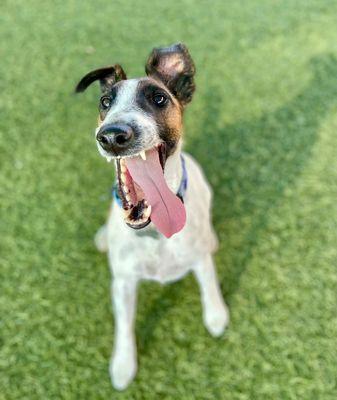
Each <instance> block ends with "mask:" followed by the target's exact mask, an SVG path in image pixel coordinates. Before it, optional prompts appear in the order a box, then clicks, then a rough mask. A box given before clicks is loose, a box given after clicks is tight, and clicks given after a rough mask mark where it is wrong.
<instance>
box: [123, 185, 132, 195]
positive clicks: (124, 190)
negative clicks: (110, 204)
mask: <svg viewBox="0 0 337 400" xmlns="http://www.w3.org/2000/svg"><path fill="white" fill-rule="evenodd" d="M123 192H124V193H125V194H128V193H130V190H129V188H128V187H127V186H126V185H124V184H123Z"/></svg>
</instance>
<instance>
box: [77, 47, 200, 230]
mask: <svg viewBox="0 0 337 400" xmlns="http://www.w3.org/2000/svg"><path fill="white" fill-rule="evenodd" d="M145 71H146V74H147V76H146V77H142V78H137V79H127V77H126V74H125V72H124V71H123V68H122V67H121V66H120V65H118V64H117V65H113V66H109V67H104V68H99V69H96V70H94V71H91V72H89V73H88V74H87V75H85V76H84V77H83V78H82V79H81V81H80V82H79V83H78V85H77V87H76V92H83V91H84V90H85V89H86V88H87V87H88V86H89V85H90V84H91V83H93V82H95V81H97V80H98V81H99V82H100V86H101V91H102V95H101V98H100V101H99V118H98V127H97V129H96V140H97V145H98V149H99V151H100V153H101V154H102V155H103V156H104V157H106V158H107V159H108V160H109V159H112V158H115V159H116V160H117V172H118V180H119V183H120V195H121V197H122V200H123V207H124V209H125V210H126V214H127V215H126V219H127V223H128V224H129V225H130V226H132V227H134V228H139V227H143V226H145V225H146V224H147V223H149V220H150V216H149V215H147V214H149V209H150V208H151V207H146V206H147V200H148V199H146V196H145V197H144V193H142V194H140V192H141V190H139V188H138V187H135V185H134V182H132V185H129V181H130V179H131V180H132V178H134V176H133V175H134V174H132V171H131V169H132V166H131V164H132V163H133V162H134V161H135V159H138V160H146V159H147V158H150V159H151V157H152V162H153V165H152V169H155V167H154V164H155V163H156V157H157V158H158V160H159V162H160V164H161V167H162V169H164V166H165V161H166V158H167V157H168V156H170V155H171V154H172V153H173V152H174V150H175V149H176V147H177V145H178V143H179V140H180V138H181V135H182V114H183V111H184V108H185V106H186V104H187V103H189V102H190V101H191V99H192V95H193V92H194V89H195V85H194V73H195V67H194V63H193V61H192V58H191V56H190V54H189V52H188V50H187V48H186V47H185V46H184V45H183V44H175V45H173V46H170V47H165V48H155V49H153V51H152V53H151V54H150V56H149V58H148V60H147V63H146V66H145ZM130 160H132V161H130ZM129 164H130V165H129ZM138 167H139V166H138ZM131 176H132V178H131ZM131 186H133V187H131ZM124 189H125V191H124ZM141 189H143V191H144V188H141ZM142 200H143V201H142ZM130 210H131V211H130Z"/></svg>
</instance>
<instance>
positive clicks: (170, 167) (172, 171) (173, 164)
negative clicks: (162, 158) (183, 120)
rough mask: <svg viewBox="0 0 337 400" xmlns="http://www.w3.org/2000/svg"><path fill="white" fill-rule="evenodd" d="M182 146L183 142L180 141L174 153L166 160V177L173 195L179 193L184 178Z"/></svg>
mask: <svg viewBox="0 0 337 400" xmlns="http://www.w3.org/2000/svg"><path fill="white" fill-rule="evenodd" d="M181 146H182V142H181V140H180V141H179V143H178V145H177V147H176V149H175V151H174V153H172V154H171V155H170V156H169V157H168V158H167V160H166V163H165V168H164V177H165V180H166V183H167V186H168V187H169V188H170V189H171V191H172V192H173V193H177V192H178V190H179V186H180V183H181V179H182V176H183V170H182V165H181Z"/></svg>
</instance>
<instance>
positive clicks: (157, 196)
mask: <svg viewBox="0 0 337 400" xmlns="http://www.w3.org/2000/svg"><path fill="white" fill-rule="evenodd" d="M126 165H127V167H128V170H129V172H130V174H131V176H132V179H133V180H134V181H135V182H136V183H137V184H138V185H139V186H140V187H141V188H142V190H143V192H144V194H145V198H146V200H147V201H148V203H149V204H150V205H151V221H152V222H153V223H154V224H155V225H156V227H157V229H158V230H159V231H160V232H161V233H162V234H163V235H165V236H166V237H168V238H169V237H171V236H172V235H173V234H174V233H177V232H179V231H180V230H181V229H182V228H183V227H184V225H185V222H186V212H185V207H184V205H183V203H182V202H181V200H180V199H179V198H178V197H177V196H176V195H175V194H173V193H172V192H171V190H170V189H169V188H168V186H167V184H166V181H165V178H164V174H163V170H162V167H161V165H160V161H159V155H158V151H157V150H155V149H153V150H149V151H147V152H146V160H143V159H142V158H141V157H140V156H138V157H134V158H127V159H126Z"/></svg>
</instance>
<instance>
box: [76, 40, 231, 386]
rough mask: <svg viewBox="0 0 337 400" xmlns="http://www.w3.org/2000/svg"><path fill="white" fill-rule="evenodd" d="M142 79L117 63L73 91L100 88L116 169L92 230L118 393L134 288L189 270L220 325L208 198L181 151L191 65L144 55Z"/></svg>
mask: <svg viewBox="0 0 337 400" xmlns="http://www.w3.org/2000/svg"><path fill="white" fill-rule="evenodd" d="M145 71H146V77H142V78H137V79H127V77H126V74H125V72H124V70H123V68H122V67H121V66H120V65H119V64H116V65H113V66H108V67H104V68H99V69H96V70H94V71H91V72H89V73H88V74H86V75H85V76H84V77H83V78H82V79H81V80H80V82H79V83H78V85H77V87H76V89H75V91H76V92H77V93H79V92H83V91H84V90H85V89H86V88H87V87H88V86H89V85H90V84H92V83H93V82H95V81H97V80H98V81H99V83H100V87H101V92H102V96H101V98H100V101H99V118H98V127H97V129H96V131H95V138H96V143H97V146H98V150H99V152H100V154H101V155H102V156H103V157H105V158H106V159H107V160H108V161H111V160H114V161H115V165H116V177H117V178H116V186H115V189H114V196H113V197H114V201H113V202H112V206H111V211H110V214H109V217H108V221H107V223H106V224H105V225H104V226H103V227H102V228H101V229H100V230H99V231H98V232H97V234H96V237H95V242H96V245H97V247H98V249H99V250H101V251H107V252H108V259H109V264H110V268H111V271H112V276H113V281H112V300H113V307H114V315H115V340H114V350H113V353H112V358H111V362H110V369H109V370H110V376H111V380H112V384H113V386H114V387H115V388H116V389H117V390H123V389H125V388H126V387H127V386H128V385H129V383H130V382H131V381H132V380H133V378H134V376H135V374H136V371H137V354H136V340H135V333H134V320H135V312H136V302H137V300H136V296H137V285H138V283H139V281H140V280H143V279H150V280H154V281H158V282H160V283H162V284H163V283H167V282H172V281H175V280H178V279H180V278H182V277H183V276H184V275H185V274H187V273H188V272H190V271H192V272H193V273H194V274H195V277H196V279H197V282H198V283H199V286H200V292H201V300H202V308H203V320H204V324H205V326H206V328H207V329H208V331H209V332H210V333H211V334H212V335H214V336H219V335H221V334H222V333H223V331H224V329H225V327H226V326H227V324H228V321H229V313H228V309H227V306H226V304H225V302H224V300H223V297H222V294H221V291H220V286H219V282H218V279H217V276H216V269H215V265H214V262H213V258H212V255H213V253H214V252H215V251H216V249H217V237H216V235H215V232H214V230H213V227H212V223H211V198H212V192H211V189H210V186H209V184H208V183H207V181H206V179H205V176H204V175H203V172H202V170H201V168H200V166H199V165H198V164H197V162H196V161H195V160H194V159H193V158H192V156H190V155H189V154H187V153H185V152H182V133H183V113H184V110H185V107H186V106H187V104H188V103H189V102H190V101H191V100H192V96H193V93H194V91H195V83H194V75H195V66H194V62H193V60H192V58H191V56H190V54H189V51H188V49H187V47H186V46H185V45H183V44H181V43H179V44H174V45H172V46H170V47H163V48H155V49H153V50H152V52H151V54H150V56H149V58H148V60H147V62H146V66H145Z"/></svg>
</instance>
